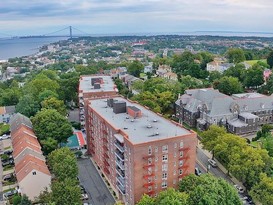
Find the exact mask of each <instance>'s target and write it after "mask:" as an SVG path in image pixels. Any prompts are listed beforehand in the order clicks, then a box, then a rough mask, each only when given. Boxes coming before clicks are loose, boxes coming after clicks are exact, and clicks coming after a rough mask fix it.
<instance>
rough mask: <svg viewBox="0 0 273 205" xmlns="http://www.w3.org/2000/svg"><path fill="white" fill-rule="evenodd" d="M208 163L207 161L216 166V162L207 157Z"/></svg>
mask: <svg viewBox="0 0 273 205" xmlns="http://www.w3.org/2000/svg"><path fill="white" fill-rule="evenodd" d="M208 163H209V164H210V165H211V166H212V167H217V163H216V162H215V161H214V160H213V159H208Z"/></svg>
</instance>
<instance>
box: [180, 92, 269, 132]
mask: <svg viewBox="0 0 273 205" xmlns="http://www.w3.org/2000/svg"><path fill="white" fill-rule="evenodd" d="M175 104H176V116H177V117H178V119H179V121H180V122H181V123H182V122H183V123H186V124H188V125H189V126H191V127H197V128H198V129H200V130H205V129H207V128H208V127H209V126H210V125H212V124H216V125H222V126H225V127H226V128H227V130H228V131H229V132H232V133H236V134H246V133H251V132H255V131H257V130H258V128H259V126H261V125H263V124H271V123H273V116H272V115H273V95H271V96H266V95H262V94H259V93H241V94H233V95H232V96H228V95H225V94H223V93H220V92H219V91H218V90H215V89H213V88H205V89H191V90H186V91H185V94H184V95H182V96H180V97H179V99H178V100H177V101H176V103H175Z"/></svg>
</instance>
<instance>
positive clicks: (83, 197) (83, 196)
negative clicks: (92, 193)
mask: <svg viewBox="0 0 273 205" xmlns="http://www.w3.org/2000/svg"><path fill="white" fill-rule="evenodd" d="M88 199H89V197H88V195H87V194H81V200H88Z"/></svg>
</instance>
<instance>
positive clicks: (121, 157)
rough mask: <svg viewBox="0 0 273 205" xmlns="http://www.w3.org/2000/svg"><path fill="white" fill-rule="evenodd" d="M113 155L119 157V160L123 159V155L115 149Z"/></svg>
mask: <svg viewBox="0 0 273 205" xmlns="http://www.w3.org/2000/svg"><path fill="white" fill-rule="evenodd" d="M115 155H116V156H117V157H118V158H119V159H120V161H124V155H123V154H122V153H120V152H119V151H117V150H116V152H115Z"/></svg>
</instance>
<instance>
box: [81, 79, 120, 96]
mask: <svg viewBox="0 0 273 205" xmlns="http://www.w3.org/2000/svg"><path fill="white" fill-rule="evenodd" d="M92 78H93V79H94V78H102V80H103V83H102V84H100V88H99V89H94V86H92V85H91V79H92ZM79 90H82V92H83V93H92V92H101V91H104V92H107V91H116V92H117V91H118V90H117V88H116V85H115V83H114V81H113V80H112V78H111V76H105V75H90V76H81V77H80V84H79Z"/></svg>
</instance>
